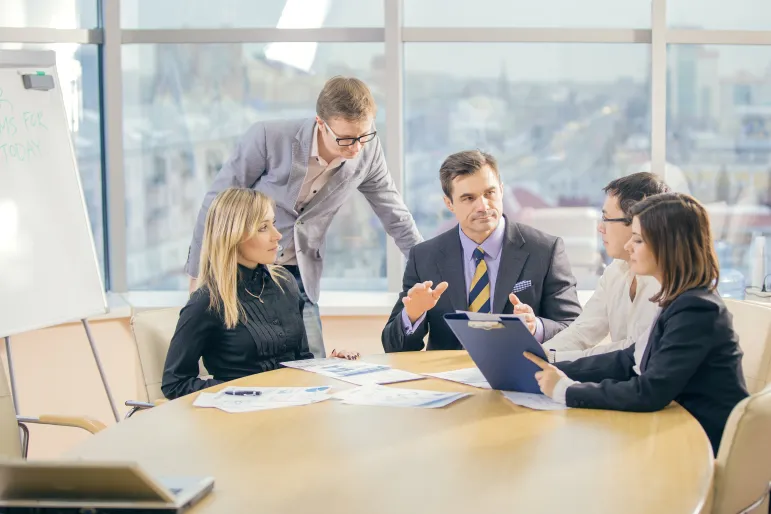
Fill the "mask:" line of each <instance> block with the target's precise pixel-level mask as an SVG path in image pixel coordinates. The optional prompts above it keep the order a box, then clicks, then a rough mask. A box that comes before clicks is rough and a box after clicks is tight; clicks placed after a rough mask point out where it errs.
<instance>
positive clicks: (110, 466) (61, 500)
mask: <svg viewBox="0 0 771 514" xmlns="http://www.w3.org/2000/svg"><path fill="white" fill-rule="evenodd" d="M213 487H214V479H213V478H212V477H197V478H193V477H179V478H169V479H162V480H155V479H153V478H151V477H150V476H149V475H147V474H146V473H145V472H144V471H142V469H141V468H140V467H139V466H138V465H137V464H136V463H133V462H98V461H27V460H22V459H13V460H0V512H9V513H10V512H22V511H23V512H27V511H29V510H28V509H34V512H46V511H47V510H49V509H50V510H51V511H54V510H55V511H57V512H60V511H61V510H62V509H78V510H76V511H75V512H81V509H89V512H90V511H95V510H96V509H109V511H110V512H113V511H123V510H125V511H139V512H141V511H145V510H148V511H153V512H175V513H179V512H184V511H185V510H187V509H189V508H190V507H192V506H193V505H195V504H196V503H197V502H198V501H199V500H201V499H202V498H203V497H204V496H206V495H207V494H209V492H211V490H212V488H213Z"/></svg>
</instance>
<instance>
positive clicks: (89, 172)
mask: <svg viewBox="0 0 771 514" xmlns="http://www.w3.org/2000/svg"><path fill="white" fill-rule="evenodd" d="M10 49H24V50H53V51H54V52H56V68H57V71H58V74H59V82H60V83H61V85H62V95H63V97H64V107H65V109H66V112H67V117H68V121H69V125H70V131H71V133H72V141H73V146H74V149H75V157H76V159H77V163H78V170H79V172H80V181H81V187H82V188H83V196H84V198H85V201H86V209H87V211H88V218H89V221H90V223H91V230H92V233H93V236H94V246H95V247H96V254H97V257H98V260H99V265H100V268H101V269H100V273H101V274H102V278H103V279H104V280H106V279H107V278H106V275H105V268H104V255H105V247H104V223H103V220H104V206H103V204H102V133H101V110H100V103H101V98H100V89H99V59H98V56H97V47H96V45H77V44H70V43H59V44H52V45H33V44H17V43H0V50H10Z"/></svg>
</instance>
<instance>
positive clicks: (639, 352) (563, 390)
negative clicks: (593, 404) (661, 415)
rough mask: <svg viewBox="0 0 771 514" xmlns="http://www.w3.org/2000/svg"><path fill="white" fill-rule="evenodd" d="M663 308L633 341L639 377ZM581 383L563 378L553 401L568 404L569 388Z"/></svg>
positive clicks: (659, 309)
mask: <svg viewBox="0 0 771 514" xmlns="http://www.w3.org/2000/svg"><path fill="white" fill-rule="evenodd" d="M661 310H662V309H661V307H658V306H657V307H656V311H655V312H654V314H653V321H652V322H651V324H650V325H648V328H647V329H645V330H643V331H642V332H641V333H640V334H639V335H638V336H637V338H636V340H635V339H633V340H632V341H631V343H630V344H634V366H632V370H634V372H635V373H636V374H637V376H638V377H639V376H640V375H642V371H641V370H640V363H641V362H642V358H643V355H645V350H646V348H648V340H649V339H650V337H651V330H653V325H655V324H656V320H657V319H658V317H659V314H661ZM580 383H581V382H577V381H575V380H572V379H570V378H567V377H562V378H560V379H559V382H557V383H556V384H555V386H554V392H553V393H552V399H553V400H554V401H557V402H559V403H567V398H566V396H567V392H568V387H570V386H572V385H574V384H580Z"/></svg>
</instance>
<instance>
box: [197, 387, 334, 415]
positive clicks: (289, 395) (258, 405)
mask: <svg viewBox="0 0 771 514" xmlns="http://www.w3.org/2000/svg"><path fill="white" fill-rule="evenodd" d="M330 389H331V387H330V386H320V387H233V386H230V387H226V388H225V389H223V390H222V391H220V392H218V393H199V394H198V397H197V398H196V399H195V401H194V402H193V405H194V406H195V407H208V408H216V409H220V410H223V411H225V412H230V413H235V412H253V411H258V410H267V409H280V408H282V407H296V406H300V405H309V404H311V403H317V402H322V401H324V400H328V399H330V398H331V396H330V395H329V394H328V393H329V390H330ZM249 393H259V394H257V395H256V394H249Z"/></svg>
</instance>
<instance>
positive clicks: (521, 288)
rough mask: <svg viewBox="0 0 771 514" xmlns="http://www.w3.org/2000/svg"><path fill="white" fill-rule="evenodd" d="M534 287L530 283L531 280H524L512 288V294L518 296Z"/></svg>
mask: <svg viewBox="0 0 771 514" xmlns="http://www.w3.org/2000/svg"><path fill="white" fill-rule="evenodd" d="M532 285H533V283H532V282H530V281H529V280H523V281H522V282H517V283H516V284H514V287H512V288H511V292H512V293H514V294H516V293H519V292H522V291H524V290H525V289H527V288H528V287H530V286H532Z"/></svg>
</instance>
